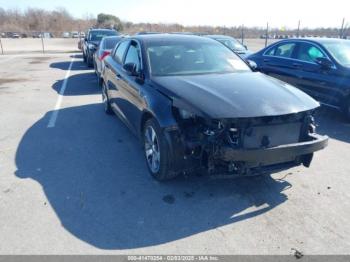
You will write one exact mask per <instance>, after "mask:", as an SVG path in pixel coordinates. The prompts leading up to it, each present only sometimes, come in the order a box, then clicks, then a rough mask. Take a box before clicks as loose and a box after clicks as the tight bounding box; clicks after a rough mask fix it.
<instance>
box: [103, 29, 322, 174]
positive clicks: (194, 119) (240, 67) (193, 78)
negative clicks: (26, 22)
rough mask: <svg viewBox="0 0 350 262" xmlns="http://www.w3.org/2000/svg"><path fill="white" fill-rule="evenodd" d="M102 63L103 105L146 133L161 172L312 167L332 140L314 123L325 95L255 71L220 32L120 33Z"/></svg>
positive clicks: (150, 161) (148, 154)
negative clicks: (122, 35)
mask: <svg viewBox="0 0 350 262" xmlns="http://www.w3.org/2000/svg"><path fill="white" fill-rule="evenodd" d="M105 64H106V66H105V68H104V71H103V73H102V77H103V89H102V90H103V91H102V93H103V94H102V97H103V102H104V108H105V111H106V113H108V114H114V113H115V114H117V115H118V116H119V117H120V119H121V120H122V121H123V122H124V123H125V124H126V125H127V126H128V127H129V128H130V129H131V130H132V131H133V132H134V133H135V134H136V135H137V136H138V137H139V138H140V140H141V141H142V144H143V149H144V154H145V158H146V162H147V166H148V169H149V171H150V173H151V174H152V176H153V177H154V178H156V179H157V180H167V179H171V178H174V177H175V176H177V175H179V174H183V173H187V174H193V173H196V172H201V173H202V174H203V173H206V174H209V175H227V176H232V177H234V176H249V175H257V174H265V173H271V172H277V171H281V170H284V169H288V168H291V167H294V166H298V165H304V166H306V167H308V166H310V163H311V161H312V157H313V153H314V152H315V151H318V150H321V149H323V148H324V147H326V146H327V143H328V137H327V136H321V135H318V134H317V133H316V131H315V122H314V117H313V113H314V111H315V109H316V108H317V107H319V103H318V102H316V101H315V100H314V99H312V98H311V97H310V96H308V95H307V94H305V93H303V92H302V91H300V90H298V89H296V88H294V87H292V86H291V85H289V84H286V83H284V82H282V81H280V80H277V79H274V78H271V77H269V76H266V75H263V74H261V73H257V72H253V71H252V70H251V69H250V68H249V66H248V64H246V63H245V62H244V61H243V60H242V59H241V58H239V57H238V56H237V55H235V54H234V53H233V52H231V51H230V50H229V49H228V48H226V47H224V46H223V45H221V44H220V43H218V42H216V41H215V40H212V39H208V38H203V37H198V36H191V35H167V34H157V35H138V36H135V37H131V38H126V39H124V40H123V41H121V42H120V43H119V44H118V45H117V46H116V48H115V49H114V50H113V51H112V53H111V55H110V56H108V57H107V58H106V60H105Z"/></svg>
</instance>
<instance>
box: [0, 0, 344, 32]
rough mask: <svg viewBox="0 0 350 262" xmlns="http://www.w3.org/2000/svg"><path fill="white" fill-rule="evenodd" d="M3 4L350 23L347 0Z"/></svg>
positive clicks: (0, 1)
mask: <svg viewBox="0 0 350 262" xmlns="http://www.w3.org/2000/svg"><path fill="white" fill-rule="evenodd" d="M0 6H1V7H3V8H20V9H25V8H26V7H40V8H45V9H48V10H53V9H55V8H56V7H65V8H66V9H67V10H68V11H69V12H70V13H71V14H72V15H73V16H75V17H79V18H81V17H84V15H86V14H92V15H97V14H98V13H101V12H104V13H111V14H113V15H116V16H118V17H119V18H121V19H122V20H126V21H131V22H154V23H157V22H164V23H181V24H184V25H215V26H216V25H220V26H235V25H236V26H238V25H241V24H244V25H246V26H265V25H266V22H267V21H269V23H270V25H271V26H272V27H289V28H296V27H297V24H298V20H299V19H300V20H301V26H302V27H309V28H314V27H340V26H341V22H342V19H343V18H345V20H346V22H347V23H348V26H350V1H349V0H332V1H321V0H318V1H317V0H260V1H259V0H255V1H253V0H239V1H236V0H231V1H230V0H212V1H205V0H202V1H200V0H170V1H169V0H147V1H146V0H98V1H97V0H0Z"/></svg>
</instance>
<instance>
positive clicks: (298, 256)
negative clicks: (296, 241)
mask: <svg viewBox="0 0 350 262" xmlns="http://www.w3.org/2000/svg"><path fill="white" fill-rule="evenodd" d="M291 250H293V251H294V256H295V258H296V259H300V258H302V257H303V256H304V254H303V253H302V252H301V251H299V250H297V249H295V248H292V249H291Z"/></svg>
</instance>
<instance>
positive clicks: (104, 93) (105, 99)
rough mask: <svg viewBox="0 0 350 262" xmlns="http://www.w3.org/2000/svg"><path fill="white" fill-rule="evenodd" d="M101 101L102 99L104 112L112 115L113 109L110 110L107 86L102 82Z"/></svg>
mask: <svg viewBox="0 0 350 262" xmlns="http://www.w3.org/2000/svg"><path fill="white" fill-rule="evenodd" d="M102 101H103V105H104V110H105V113H106V114H107V115H112V114H113V110H112V107H111V104H110V102H109V98H108V92H107V87H106V85H105V83H103V85H102Z"/></svg>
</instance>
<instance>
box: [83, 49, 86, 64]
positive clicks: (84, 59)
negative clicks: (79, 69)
mask: <svg viewBox="0 0 350 262" xmlns="http://www.w3.org/2000/svg"><path fill="white" fill-rule="evenodd" d="M83 61H84V63H86V55H85V52H83Z"/></svg>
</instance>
